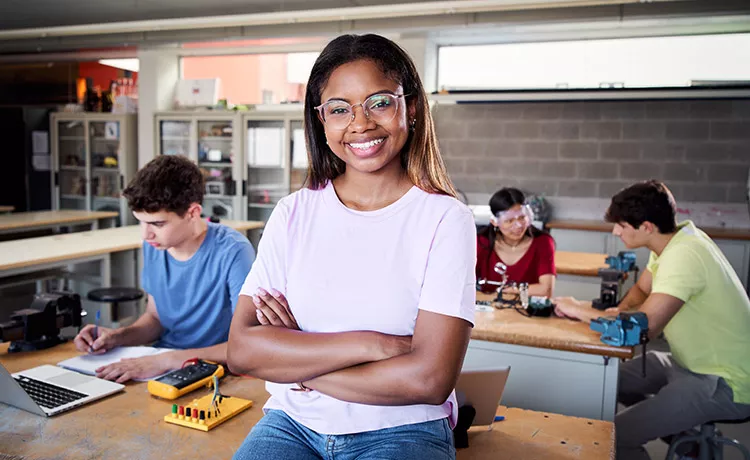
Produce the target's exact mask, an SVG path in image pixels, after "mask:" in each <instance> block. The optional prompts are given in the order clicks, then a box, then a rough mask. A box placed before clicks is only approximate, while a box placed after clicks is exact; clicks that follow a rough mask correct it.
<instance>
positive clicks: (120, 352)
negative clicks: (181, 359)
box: [57, 347, 170, 381]
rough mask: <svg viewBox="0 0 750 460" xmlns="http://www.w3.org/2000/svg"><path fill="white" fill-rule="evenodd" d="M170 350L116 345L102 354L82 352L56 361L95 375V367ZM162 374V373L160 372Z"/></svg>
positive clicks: (74, 369) (61, 364) (73, 369)
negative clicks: (116, 346)
mask: <svg viewBox="0 0 750 460" xmlns="http://www.w3.org/2000/svg"><path fill="white" fill-rule="evenodd" d="M165 351H170V350H169V349H168V348H154V347H118V348H114V349H112V350H110V351H108V352H107V353H104V354H103V355H89V354H82V355H79V356H75V357H73V358H70V359H66V360H65V361H60V362H59V363H57V365H58V366H60V367H64V368H65V369H70V370H72V371H76V372H80V373H81V374H87V375H96V369H98V368H100V367H102V366H106V365H107V364H112V363H116V362H118V361H120V360H121V359H125V358H141V357H144V356H151V355H158V354H159V353H164V352H165ZM162 375H163V374H162ZM159 377H161V375H157V376H155V377H152V378H150V379H143V380H141V379H137V381H145V380H154V379H157V378H159Z"/></svg>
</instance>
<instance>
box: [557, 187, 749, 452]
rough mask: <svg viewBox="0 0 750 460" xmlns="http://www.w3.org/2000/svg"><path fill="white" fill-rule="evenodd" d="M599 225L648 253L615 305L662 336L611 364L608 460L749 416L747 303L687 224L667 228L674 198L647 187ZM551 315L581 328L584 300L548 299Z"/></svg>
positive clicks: (613, 206) (712, 249)
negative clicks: (657, 348) (612, 446)
mask: <svg viewBox="0 0 750 460" xmlns="http://www.w3.org/2000/svg"><path fill="white" fill-rule="evenodd" d="M605 217H606V220H607V221H608V222H612V223H614V224H615V227H614V230H613V231H612V233H613V234H614V235H617V236H619V237H620V239H621V240H622V241H623V243H625V245H626V246H627V247H628V248H631V249H633V248H639V247H644V246H645V247H647V248H648V249H650V250H651V257H650V259H649V262H648V268H647V269H646V270H645V271H644V272H643V274H642V275H641V277H640V279H639V280H638V282H637V283H636V284H635V285H634V286H633V287H632V288H631V289H630V291H628V293H627V295H626V296H625V298H623V300H622V301H621V302H620V304H619V305H618V306H617V308H616V309H611V310H612V311H608V312H607V314H617V313H618V312H619V311H629V310H638V311H640V312H643V313H645V314H646V316H647V317H648V324H649V337H650V338H654V337H656V336H658V335H659V334H660V333H661V332H662V331H663V332H664V335H665V336H666V338H667V341H668V342H669V346H670V350H671V353H663V352H654V351H651V352H649V353H648V354H647V355H646V361H647V363H646V367H647V375H646V377H643V376H642V375H641V359H642V358H641V357H638V358H636V359H633V360H631V361H628V362H626V363H624V364H622V366H620V386H619V391H618V401H619V402H621V403H622V404H624V405H626V406H628V407H627V408H626V409H625V410H623V411H621V412H620V413H618V414H617V415H616V417H615V427H616V435H617V458H618V460H630V459H649V456H648V453H646V450H645V449H644V448H643V445H644V444H645V443H646V442H648V441H651V440H653V439H656V438H660V437H664V436H669V435H673V434H677V433H680V432H682V431H685V430H688V429H690V428H693V427H694V426H696V425H700V424H701V423H704V422H708V421H711V420H738V419H744V418H747V417H749V416H750V358H748V355H747V353H748V350H750V300H748V296H747V293H746V292H745V289H744V288H743V286H742V283H741V282H740V280H739V279H738V278H737V274H736V273H735V271H734V269H733V268H732V266H731V265H730V264H729V262H728V261H727V259H726V257H724V255H723V254H722V253H721V251H720V250H719V248H718V247H717V246H716V244H715V243H714V242H713V241H712V240H711V238H709V237H708V236H707V235H706V234H705V233H703V232H702V231H701V230H699V229H698V228H696V227H695V225H694V224H693V223H692V222H691V221H689V220H688V221H685V222H681V223H680V224H677V223H676V221H675V202H674V198H673V197H672V194H671V192H670V191H669V189H667V187H666V186H665V185H664V184H663V183H661V182H657V181H648V182H642V183H638V184H635V185H632V186H630V187H628V188H626V189H624V190H622V191H620V192H619V193H618V194H617V195H615V196H614V197H613V198H612V202H611V203H610V205H609V208H608V209H607V213H606V216H605ZM554 302H555V303H556V304H557V307H556V313H557V314H558V315H560V316H565V317H569V318H573V319H578V320H582V321H587V322H590V321H591V320H592V319H594V318H598V317H600V316H603V315H602V312H599V311H597V310H594V309H592V308H591V302H584V301H579V300H576V299H573V298H571V297H566V298H557V299H554Z"/></svg>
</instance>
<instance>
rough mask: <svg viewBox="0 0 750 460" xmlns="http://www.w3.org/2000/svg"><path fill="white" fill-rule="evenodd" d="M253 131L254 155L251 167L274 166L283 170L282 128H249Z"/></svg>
mask: <svg viewBox="0 0 750 460" xmlns="http://www.w3.org/2000/svg"><path fill="white" fill-rule="evenodd" d="M251 129H254V130H255V133H254V136H253V137H254V141H255V149H254V150H255V152H254V153H255V155H254V160H255V161H254V162H253V163H254V164H253V166H276V167H279V168H283V167H284V165H285V162H284V130H283V129H282V128H263V127H258V128H251Z"/></svg>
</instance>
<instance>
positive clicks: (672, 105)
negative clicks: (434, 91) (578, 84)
mask: <svg viewBox="0 0 750 460" xmlns="http://www.w3.org/2000/svg"><path fill="white" fill-rule="evenodd" d="M433 114H434V117H435V123H436V126H437V134H438V138H439V140H440V147H441V151H442V154H443V158H444V159H445V162H446V165H447V167H448V171H449V173H450V175H451V178H452V179H453V181H454V183H455V184H456V186H457V187H458V188H459V189H461V190H463V191H464V192H466V193H469V194H472V193H481V194H491V193H493V192H495V191H496V190H497V189H499V188H501V187H503V186H514V187H520V188H522V189H523V190H526V191H529V192H534V193H544V194H545V195H547V196H561V197H599V198H609V197H611V196H612V195H613V194H614V193H615V192H617V191H618V190H619V189H621V188H622V187H624V186H626V185H629V184H631V183H633V182H635V181H638V180H642V179H650V178H654V179H661V180H663V181H665V182H666V183H667V185H668V186H669V187H670V188H671V189H672V191H673V193H674V194H675V197H676V199H677V200H678V201H690V202H715V203H740V202H742V201H744V200H745V196H746V183H747V178H748V167H750V100H735V101H730V100H703V101H701V100H694V101H614V102H599V101H594V102H532V103H492V104H457V105H450V104H443V105H438V106H436V107H435V109H434V112H433Z"/></svg>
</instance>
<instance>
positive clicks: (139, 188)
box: [122, 155, 205, 216]
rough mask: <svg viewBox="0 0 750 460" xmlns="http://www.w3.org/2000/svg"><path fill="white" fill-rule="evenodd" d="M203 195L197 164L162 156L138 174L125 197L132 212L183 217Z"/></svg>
mask: <svg viewBox="0 0 750 460" xmlns="http://www.w3.org/2000/svg"><path fill="white" fill-rule="evenodd" d="M204 191H205V185H204V179H203V174H201V171H200V169H199V168H198V166H196V165H195V163H193V162H192V161H190V160H189V159H187V158H186V157H184V156H180V155H160V156H158V157H156V158H154V159H153V160H151V161H150V162H148V164H146V166H144V167H143V168H141V169H139V170H138V172H137V173H136V174H135V177H134V178H133V180H132V181H130V184H128V187H127V188H126V189H125V190H124V191H123V192H122V194H123V196H124V197H125V198H127V200H128V206H130V208H131V209H132V210H133V211H136V212H148V213H153V212H159V211H170V212H174V213H175V214H177V215H179V216H184V215H185V213H186V212H187V210H188V208H189V207H190V205H192V204H193V203H201V202H203V193H204Z"/></svg>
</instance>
